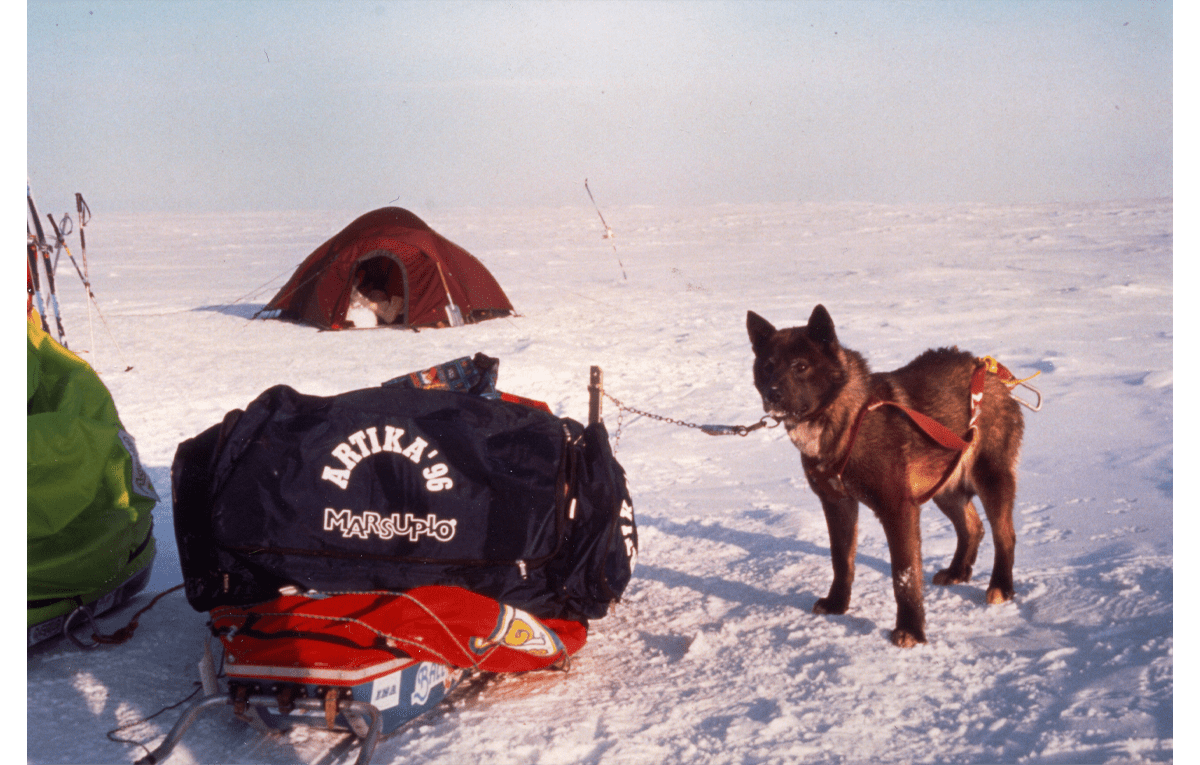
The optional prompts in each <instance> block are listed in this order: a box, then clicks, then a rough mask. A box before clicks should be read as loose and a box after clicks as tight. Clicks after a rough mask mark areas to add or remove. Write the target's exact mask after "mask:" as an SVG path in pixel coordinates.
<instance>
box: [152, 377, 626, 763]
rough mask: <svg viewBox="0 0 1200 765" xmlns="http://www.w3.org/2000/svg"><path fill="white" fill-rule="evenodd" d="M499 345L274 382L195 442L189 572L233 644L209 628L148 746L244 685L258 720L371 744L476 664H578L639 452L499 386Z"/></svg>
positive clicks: (614, 574)
mask: <svg viewBox="0 0 1200 765" xmlns="http://www.w3.org/2000/svg"><path fill="white" fill-rule="evenodd" d="M497 365H498V361H496V360H495V359H489V358H488V357H486V356H483V355H482V354H478V355H476V356H475V357H474V358H473V359H471V358H462V359H456V360H455V361H452V362H447V363H446V364H443V365H441V366H439V367H435V368H433V369H428V370H422V371H420V372H414V373H412V374H409V375H404V376H401V377H399V378H395V379H393V380H389V381H388V382H387V383H384V384H383V385H381V386H379V387H378V388H373V389H365V390H362V391H352V392H350V393H346V394H341V395H339V396H334V397H327V398H322V397H313V396H305V395H303V394H300V393H298V392H296V391H293V390H291V389H290V388H287V387H286V386H276V387H274V388H271V389H269V390H267V391H265V392H264V393H263V394H262V395H261V396H259V398H258V399H256V400H255V401H253V402H251V404H250V405H249V406H247V408H246V410H245V411H242V410H235V411H233V412H230V413H229V414H228V415H226V417H225V419H224V421H223V422H222V423H220V424H219V425H215V426H213V427H212V428H210V429H208V430H207V431H205V432H204V433H201V434H200V435H198V436H196V437H195V438H192V439H189V440H188V441H185V442H183V443H181V444H180V446H179V449H178V451H177V452H176V457H175V462H174V464H173V466H172V489H173V495H174V497H175V503H174V513H175V532H176V539H177V542H178V544H179V549H180V563H181V567H182V569H183V573H184V586H185V587H186V590H187V597H188V601H189V603H190V604H191V605H192V607H193V608H195V609H196V610H197V611H207V612H208V613H209V616H210V620H209V629H210V632H211V633H212V636H214V637H216V638H217V639H218V640H219V642H220V646H221V657H220V660H219V661H214V660H213V658H212V656H211V652H210V651H209V646H210V640H209V639H208V638H206V641H205V649H206V658H205V660H204V661H202V662H201V681H202V685H203V687H204V692H205V696H204V697H203V698H201V699H200V700H199V701H196V702H194V703H193V704H192V705H191V706H190V707H188V709H187V710H186V711H184V713H183V714H182V715H181V716H180V718H179V720H178V721H177V722H176V724H175V726H174V727H173V728H172V730H171V731H170V732H169V733H168V735H167V737H166V738H165V739H164V741H163V742H162V743H161V744H160V745H159V746H158V748H157V749H155V750H154V751H153V752H151V753H150V754H148V755H147V756H146V757H144V758H143V759H142V760H140V761H139V762H141V763H143V764H144V765H150V763H156V762H160V761H162V760H163V759H164V758H165V757H167V756H168V755H169V754H170V752H171V750H172V749H173V748H174V746H175V745H176V744H178V742H179V741H180V739H181V738H182V736H183V734H184V732H185V731H186V730H187V729H188V728H189V727H190V726H191V725H192V724H193V722H194V721H195V720H196V719H197V718H198V717H199V716H200V715H201V714H202V713H204V712H205V711H206V710H209V709H213V708H217V707H221V708H225V707H230V708H232V711H233V713H234V714H235V715H236V716H237V717H239V718H240V719H242V720H244V721H245V722H247V723H248V724H250V725H252V726H253V727H255V728H256V729H258V730H261V731H264V732H266V731H276V730H281V729H286V728H290V727H293V726H297V725H308V726H316V727H322V728H326V729H329V730H333V731H339V732H345V733H349V734H352V735H353V736H355V737H357V738H358V740H359V744H360V749H359V755H358V759H357V762H358V764H359V765H367V763H368V762H369V761H370V758H371V756H372V754H373V752H374V748H375V746H376V743H377V742H378V741H379V739H380V738H381V737H382V736H385V735H388V734H390V733H393V732H395V731H397V730H398V729H400V728H402V727H403V726H405V725H406V724H408V723H410V722H411V721H413V720H414V719H416V718H417V717H419V716H421V715H423V714H425V713H427V712H429V711H430V710H431V709H433V708H434V707H435V706H437V705H438V704H440V703H442V702H443V701H445V700H446V699H447V697H449V696H450V695H451V694H452V693H453V691H454V689H455V688H457V687H459V685H460V684H461V683H462V682H463V680H464V679H465V678H466V677H468V676H470V675H472V674H474V673H520V672H528V671H535V670H550V671H566V670H567V669H569V667H570V661H571V657H572V656H573V655H574V654H575V653H576V652H577V651H578V650H579V649H580V648H582V647H583V645H584V644H585V643H586V641H587V630H588V620H589V619H592V618H600V617H602V616H604V615H605V613H606V611H607V608H608V607H609V605H610V604H611V603H612V602H615V601H616V600H618V599H619V597H620V594H621V592H622V591H623V590H624V587H625V585H626V584H627V583H628V581H629V578H630V576H631V575H632V571H633V565H634V559H635V558H636V546H637V537H636V529H635V526H634V519H633V510H632V505H631V503H630V500H629V494H628V489H627V488H626V486H625V478H624V471H623V470H622V469H621V467H620V465H618V464H617V463H616V461H615V459H613V457H612V454H611V451H610V450H609V448H608V436H607V433H606V432H605V431H604V428H603V423H602V422H600V421H599V420H598V417H597V418H596V420H595V421H593V422H591V423H590V424H589V425H588V426H587V427H586V428H585V427H584V426H582V425H580V424H579V423H576V422H574V421H572V420H567V419H560V418H558V417H555V416H554V415H553V414H552V413H551V412H550V409H549V407H548V406H547V405H546V404H544V403H542V402H535V401H531V400H528V399H523V398H520V397H517V396H512V395H510V394H506V393H499V392H497V391H496V390H495V379H496V369H497ZM597 411H598V410H597ZM341 440H344V441H345V442H344V443H340V441H341ZM314 444H315V445H314ZM339 455H340V456H339ZM435 455H436V456H435ZM331 462H332V463H333V465H334V466H333V467H330V463H331ZM281 476H282V477H281ZM497 486H499V487H501V488H499V489H496V488H494V487H497ZM481 534H482V536H481ZM218 666H219V667H220V668H221V672H220V674H219V675H218V673H217V672H216V670H215V669H214V668H215V667H218ZM348 740H349V739H348Z"/></svg>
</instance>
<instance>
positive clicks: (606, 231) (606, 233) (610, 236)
mask: <svg viewBox="0 0 1200 765" xmlns="http://www.w3.org/2000/svg"><path fill="white" fill-rule="evenodd" d="M583 188H584V190H585V191H586V192H587V195H588V199H590V200H592V207H595V208H596V214H597V215H599V216H600V223H601V224H602V225H603V226H604V238H605V239H615V237H614V236H613V230H612V228H610V227H609V225H608V221H606V220H604V213H602V212H600V205H598V204H596V198H595V197H594V196H592V190H591V189H590V188H588V182H587V178H584V179H583ZM612 248H613V255H616V256H617V265H618V266H620V267H621V276H622V277H624V279H625V281H629V276H628V275H626V273H625V264H624V263H622V262H621V257H620V256H619V255H617V243H616V241H614V242H613V246H612Z"/></svg>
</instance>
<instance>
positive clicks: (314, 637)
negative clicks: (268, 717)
mask: <svg viewBox="0 0 1200 765" xmlns="http://www.w3.org/2000/svg"><path fill="white" fill-rule="evenodd" d="M212 629H213V632H215V633H216V634H217V635H218V636H220V638H221V642H222V643H223V644H224V646H225V649H226V664H227V669H228V672H229V674H230V676H231V677H238V676H242V675H250V676H254V675H256V674H258V673H259V672H261V669H262V667H270V668H271V670H270V671H272V672H275V673H278V672H279V671H280V668H286V667H294V668H296V669H297V670H303V672H304V673H305V677H317V678H319V679H324V680H326V681H336V680H337V679H339V678H341V677H352V676H353V675H354V673H355V672H356V671H359V670H364V671H378V669H377V668H379V667H386V666H388V663H389V662H403V661H405V660H406V659H415V660H417V661H425V662H434V663H437V664H443V665H446V666H448V667H458V668H460V669H474V670H479V671H482V672H528V671H532V670H539V669H558V668H565V667H566V666H567V664H568V663H569V662H568V659H569V657H570V656H571V655H573V654H574V653H575V652H576V651H578V650H579V649H580V648H582V647H583V645H584V643H585V642H586V640H587V628H586V627H585V626H584V625H582V624H580V623H579V622H574V621H568V620H561V619H546V620H544V621H543V620H540V619H538V618H537V617H535V616H533V615H532V614H530V613H528V612H526V611H522V610H521V609H518V608H514V607H512V606H508V605H504V604H501V603H498V602H496V601H495V600H492V599H491V598H487V597H484V596H482V595H477V594H475V593H473V592H468V591H466V590H463V589H460V588H457V587H437V586H434V587H418V588H417V589H415V590H411V591H409V592H406V593H390V592H370V593H353V594H342V595H332V596H329V597H320V598H313V597H308V596H303V595H285V596H282V597H279V598H276V599H275V600H273V601H270V602H269V603H264V604H261V605H258V606H250V607H247V608H235V607H232V606H220V607H218V608H214V609H213V610H212Z"/></svg>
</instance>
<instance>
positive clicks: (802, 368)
mask: <svg viewBox="0 0 1200 765" xmlns="http://www.w3.org/2000/svg"><path fill="white" fill-rule="evenodd" d="M792 371H793V372H807V371H808V364H806V363H804V362H803V361H801V360H800V359H796V360H795V361H793V362H792Z"/></svg>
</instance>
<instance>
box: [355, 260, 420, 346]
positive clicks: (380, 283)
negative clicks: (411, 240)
mask: <svg viewBox="0 0 1200 765" xmlns="http://www.w3.org/2000/svg"><path fill="white" fill-rule="evenodd" d="M408 307H409V294H408V269H406V268H405V267H404V263H403V262H402V261H401V260H400V257H399V256H398V255H396V253H394V252H391V251H390V250H371V251H370V252H368V253H367V254H366V255H364V256H362V257H361V258H359V260H358V262H356V263H355V264H354V274H353V275H352V277H351V281H350V296H349V304H348V306H347V308H346V321H347V322H350V323H352V324H353V325H354V326H355V327H359V328H361V327H377V326H383V325H388V324H393V325H401V326H404V325H407V324H408Z"/></svg>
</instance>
